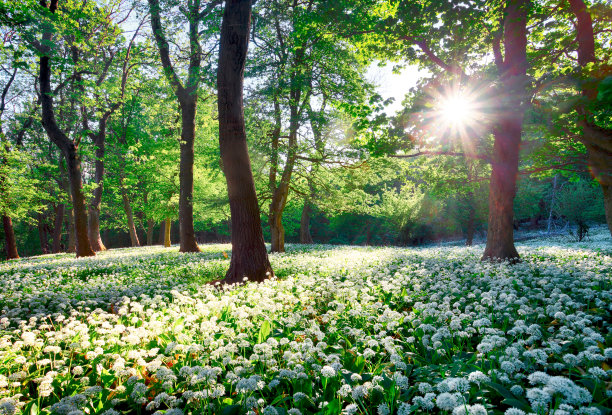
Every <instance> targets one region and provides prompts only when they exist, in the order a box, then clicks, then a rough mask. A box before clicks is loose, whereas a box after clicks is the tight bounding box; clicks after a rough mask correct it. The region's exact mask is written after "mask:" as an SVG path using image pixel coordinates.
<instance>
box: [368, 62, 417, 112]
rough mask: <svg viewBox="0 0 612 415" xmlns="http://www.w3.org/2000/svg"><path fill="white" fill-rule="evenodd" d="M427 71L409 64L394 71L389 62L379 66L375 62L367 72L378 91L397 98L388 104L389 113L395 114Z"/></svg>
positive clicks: (384, 97)
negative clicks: (398, 70)
mask: <svg viewBox="0 0 612 415" xmlns="http://www.w3.org/2000/svg"><path fill="white" fill-rule="evenodd" d="M427 74H428V73H427V71H425V70H419V68H418V67H417V66H415V65H408V66H406V67H405V68H404V69H402V71H401V73H399V74H395V73H393V65H392V64H388V65H386V66H383V67H379V66H378V64H377V63H373V64H372V65H371V66H370V67H369V68H368V71H367V73H366V77H367V78H368V80H369V81H370V82H372V83H374V84H375V85H377V88H376V90H377V92H378V93H379V94H380V95H381V96H382V97H383V99H387V98H395V101H394V102H393V103H392V104H390V105H389V106H387V111H386V112H387V114H389V115H392V114H395V113H396V112H397V111H399V110H400V109H401V108H402V101H403V100H404V96H405V95H406V93H408V91H410V89H411V88H413V87H414V86H415V85H416V84H417V81H418V80H419V79H420V78H423V77H424V76H427Z"/></svg>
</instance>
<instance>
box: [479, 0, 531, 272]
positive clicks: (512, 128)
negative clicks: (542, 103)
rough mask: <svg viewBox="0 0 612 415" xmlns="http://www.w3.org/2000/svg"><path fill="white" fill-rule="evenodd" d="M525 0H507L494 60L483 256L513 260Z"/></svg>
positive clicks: (524, 66) (523, 78) (524, 69)
mask: <svg viewBox="0 0 612 415" xmlns="http://www.w3.org/2000/svg"><path fill="white" fill-rule="evenodd" d="M529 7H530V2H529V0H507V2H506V18H505V22H504V49H505V58H504V60H503V62H498V63H497V65H498V71H499V75H500V81H501V82H500V83H501V87H502V91H501V93H502V94H503V95H502V97H503V100H502V102H503V103H502V106H501V108H500V115H499V119H498V121H497V123H496V125H495V127H494V129H493V135H494V138H495V143H494V145H493V160H492V163H491V167H492V170H491V182H490V185H489V221H488V229H487V246H486V248H485V251H484V254H483V256H482V259H483V260H496V261H503V260H508V261H511V262H516V261H518V259H519V254H518V252H517V251H516V248H515V247H514V229H513V226H512V225H513V219H514V209H513V205H514V196H515V194H516V179H517V176H518V162H519V148H520V144H521V135H522V132H523V117H524V113H525V105H526V103H525V101H526V94H525V89H526V84H527V14H528V8H529Z"/></svg>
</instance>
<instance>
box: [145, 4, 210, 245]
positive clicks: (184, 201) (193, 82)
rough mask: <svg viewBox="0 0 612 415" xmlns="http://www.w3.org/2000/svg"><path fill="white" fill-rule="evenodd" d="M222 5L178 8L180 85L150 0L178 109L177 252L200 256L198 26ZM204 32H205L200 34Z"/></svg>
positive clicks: (200, 54) (157, 7) (156, 6)
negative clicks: (196, 207) (196, 209)
mask: <svg viewBox="0 0 612 415" xmlns="http://www.w3.org/2000/svg"><path fill="white" fill-rule="evenodd" d="M219 4H221V0H213V1H211V2H209V3H208V4H207V5H206V7H205V8H204V9H201V2H200V0H190V1H188V2H187V8H186V9H185V8H184V7H182V6H181V7H179V13H180V14H182V15H184V16H185V17H186V18H187V21H188V27H189V34H188V37H189V56H188V61H189V66H188V68H187V81H186V82H185V84H183V83H182V82H181V80H180V79H179V76H178V74H177V72H176V70H175V68H174V66H173V64H172V61H171V59H170V44H169V42H168V39H167V34H166V33H165V32H164V29H163V25H162V20H161V6H160V1H159V0H149V11H150V13H151V28H152V29H153V34H154V36H155V41H156V43H157V48H158V50H159V56H160V60H161V63H162V66H163V68H164V73H165V75H166V77H167V78H168V81H169V83H170V86H171V87H172V90H173V91H174V93H175V95H176V98H177V100H178V102H179V105H180V108H181V120H182V123H181V156H180V173H179V177H180V195H179V226H180V251H181V252H199V251H200V249H199V248H198V244H197V242H196V239H195V231H194V228H193V159H194V139H195V127H196V126H195V119H196V110H197V103H198V88H199V86H200V83H201V79H202V74H201V70H202V68H201V64H202V57H203V55H204V52H203V50H202V45H201V43H200V42H201V39H200V37H201V31H200V24H201V22H202V19H203V18H205V17H206V16H208V15H209V14H211V12H212V11H213V9H214V8H215V7H216V6H218V5H219ZM202 32H204V30H203V31H202Z"/></svg>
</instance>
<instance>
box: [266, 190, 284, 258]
mask: <svg viewBox="0 0 612 415" xmlns="http://www.w3.org/2000/svg"><path fill="white" fill-rule="evenodd" d="M281 193H283V194H281ZM284 193H285V192H283V191H282V190H279V189H277V191H276V192H275V193H274V197H273V198H272V203H271V204H270V245H271V251H272V252H285V228H284V227H283V210H284V203H283V202H282V201H283V200H285V201H286V200H287V195H286V194H284ZM279 199H280V200H279Z"/></svg>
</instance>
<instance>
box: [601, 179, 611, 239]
mask: <svg viewBox="0 0 612 415" xmlns="http://www.w3.org/2000/svg"><path fill="white" fill-rule="evenodd" d="M601 190H602V192H603V196H604V209H605V211H606V221H607V222H608V229H609V230H610V236H612V186H609V185H606V184H603V183H602V185H601Z"/></svg>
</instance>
